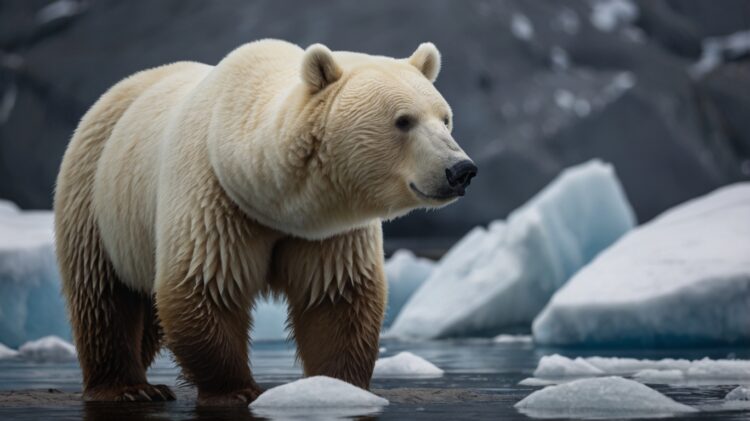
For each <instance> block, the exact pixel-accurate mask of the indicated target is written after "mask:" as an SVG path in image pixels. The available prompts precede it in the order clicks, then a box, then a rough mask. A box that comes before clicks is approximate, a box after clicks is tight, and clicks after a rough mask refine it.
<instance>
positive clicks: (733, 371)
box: [521, 354, 750, 386]
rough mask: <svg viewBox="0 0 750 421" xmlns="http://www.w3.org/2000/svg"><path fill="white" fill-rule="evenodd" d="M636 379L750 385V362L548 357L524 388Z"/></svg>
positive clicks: (654, 382) (662, 382)
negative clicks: (579, 380) (612, 378)
mask: <svg viewBox="0 0 750 421" xmlns="http://www.w3.org/2000/svg"><path fill="white" fill-rule="evenodd" d="M611 375H617V376H632V377H633V378H635V379H637V380H638V381H641V382H643V383H649V384H704V385H708V384H713V385H721V384H737V383H740V382H750V360H712V359H709V358H703V359H701V360H685V359H672V358H666V359H662V360H647V359H636V358H617V357H588V358H581V357H577V358H575V359H571V358H568V357H564V356H562V355H559V354H553V355H545V356H544V357H542V358H541V359H540V360H539V364H538V365H537V367H536V369H535V370H534V378H531V379H525V380H523V381H522V382H521V384H524V385H527V386H532V385H541V384H554V383H563V382H566V381H569V380H571V379H576V378H580V377H596V376H611Z"/></svg>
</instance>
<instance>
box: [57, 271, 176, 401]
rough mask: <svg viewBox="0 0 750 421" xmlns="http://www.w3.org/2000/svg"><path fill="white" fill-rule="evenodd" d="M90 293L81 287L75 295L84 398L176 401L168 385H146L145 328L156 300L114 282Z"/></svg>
mask: <svg viewBox="0 0 750 421" xmlns="http://www.w3.org/2000/svg"><path fill="white" fill-rule="evenodd" d="M85 291H86V287H85V286H81V287H80V288H78V292H77V293H76V292H73V294H74V296H73V297H72V299H73V301H74V302H76V303H77V305H75V306H72V307H71V319H72V321H73V323H72V325H73V331H74V334H75V337H76V348H77V351H78V359H79V362H80V364H81V369H82V372H83V383H84V393H83V397H84V399H85V400H87V401H162V400H174V399H175V396H174V394H173V393H172V392H171V391H170V390H169V388H168V387H167V386H164V385H150V384H148V381H147V380H146V365H144V357H143V355H144V354H143V352H144V351H145V349H144V348H143V345H144V344H143V341H142V338H143V337H144V336H145V335H146V334H147V331H148V330H151V329H152V326H146V325H145V323H146V322H147V321H148V320H147V319H148V310H149V309H148V308H149V306H151V298H150V297H149V296H148V295H147V294H143V293H140V292H136V291H133V290H131V289H129V288H128V287H127V286H125V285H123V284H122V283H120V282H119V281H117V280H115V279H111V281H110V282H102V283H101V288H100V289H99V291H97V293H96V295H94V294H92V293H91V291H89V292H85ZM151 346H152V347H153V346H155V344H152V345H151ZM151 349H152V350H153V348H151ZM151 354H152V355H153V354H154V352H151Z"/></svg>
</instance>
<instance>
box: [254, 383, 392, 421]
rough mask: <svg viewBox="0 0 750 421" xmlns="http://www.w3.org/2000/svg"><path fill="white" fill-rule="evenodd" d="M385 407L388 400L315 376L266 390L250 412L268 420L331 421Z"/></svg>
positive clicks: (348, 385)
mask: <svg viewBox="0 0 750 421" xmlns="http://www.w3.org/2000/svg"><path fill="white" fill-rule="evenodd" d="M386 405H388V400H386V399H383V398H381V397H379V396H377V395H375V394H373V393H370V392H368V391H366V390H363V389H360V388H358V387H356V386H352V385H351V384H349V383H346V382H344V381H341V380H338V379H333V378H330V377H326V376H315V377H308V378H304V379H300V380H297V381H294V382H291V383H287V384H284V385H281V386H277V387H274V388H272V389H268V390H266V391H265V392H263V394H261V395H260V396H259V397H258V398H257V399H256V400H255V401H253V402H252V403H251V404H250V409H252V411H253V413H254V414H255V415H258V416H261V417H268V418H286V419H288V418H290V417H304V419H317V418H319V419H331V418H343V417H354V416H362V415H371V414H373V413H377V412H379V411H380V410H381V409H382V407H384V406H386Z"/></svg>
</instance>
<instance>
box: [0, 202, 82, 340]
mask: <svg viewBox="0 0 750 421" xmlns="http://www.w3.org/2000/svg"><path fill="white" fill-rule="evenodd" d="M52 223H53V215H52V212H50V211H21V210H20V209H18V207H16V206H15V205H14V204H13V203H11V202H8V201H2V200H0V341H2V342H3V343H5V344H6V345H8V346H12V347H16V346H19V345H20V344H22V343H24V342H26V341H29V340H31V339H36V338H39V337H42V336H45V335H57V336H60V337H62V338H66V339H70V328H69V327H68V321H67V314H66V311H65V305H64V303H63V299H62V297H61V296H60V294H61V293H60V277H59V274H58V271H57V262H56V260H55V252H54V247H53V238H54V237H53V232H54V230H53V225H52Z"/></svg>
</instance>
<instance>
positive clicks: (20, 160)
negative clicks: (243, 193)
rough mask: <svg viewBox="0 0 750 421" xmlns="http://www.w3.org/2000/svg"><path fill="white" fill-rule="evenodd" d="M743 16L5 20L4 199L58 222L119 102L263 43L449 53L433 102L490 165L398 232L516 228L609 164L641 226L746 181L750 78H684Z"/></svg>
mask: <svg viewBox="0 0 750 421" xmlns="http://www.w3.org/2000/svg"><path fill="white" fill-rule="evenodd" d="M749 4H750V3H748V2H747V1H746V0H736V1H735V0H727V1H723V2H721V4H718V3H717V2H697V1H692V0H663V1H655V0H654V1H651V0H642V1H637V2H635V3H632V2H630V1H626V0H601V1H599V0H597V1H594V0H592V1H580V0H579V1H575V0H567V1H555V2H541V1H534V2H531V1H521V0H506V1H460V2H459V1H450V0H436V1H431V2H429V3H425V2H416V1H415V2H406V1H401V0H385V1H378V2H352V1H346V0H340V1H332V2H325V3H311V2H307V1H302V0H294V1H283V2H280V1H270V0H266V1H256V2H247V1H244V0H225V1H221V2H204V1H197V0H161V1H158V2H153V1H146V0H131V1H116V0H89V1H86V2H82V1H76V0H59V1H55V2H50V1H42V0H31V1H30V0H15V1H9V0H6V1H4V2H2V3H0V198H5V199H10V200H13V201H15V202H17V203H18V204H19V205H20V206H22V207H25V208H48V207H50V206H51V197H52V189H53V184H54V179H55V176H56V173H57V169H58V165H59V162H60V159H61V157H62V153H63V151H64V149H65V146H66V144H67V142H68V139H69V137H70V134H71V133H72V130H73V129H74V127H75V125H76V123H77V120H78V119H79V118H80V117H81V115H82V114H83V113H84V112H85V111H86V109H87V108H88V107H89V106H90V105H91V104H92V103H93V102H94V101H95V100H96V99H97V97H98V96H99V95H101V94H102V93H103V92H104V91H105V90H106V89H107V88H108V87H109V86H111V85H112V84H114V83H115V82H117V81H118V80H120V79H121V78H123V77H125V76H127V75H129V74H131V73H133V72H135V71H137V70H141V69H144V68H148V67H152V66H156V65H160V64H164V63H167V62H171V61H177V60H197V61H202V62H206V63H216V62H218V61H219V60H220V59H221V57H222V56H224V55H225V54H226V53H228V52H229V51H230V50H232V49H233V48H235V47H237V46H238V45H240V44H242V43H244V42H247V41H251V40H255V39H259V38H264V37H275V38H283V39H286V40H289V41H292V42H295V43H298V44H300V45H303V46H306V45H308V44H311V43H313V42H322V43H325V44H327V45H328V46H329V47H331V48H332V49H338V50H354V51H362V52H366V53H372V54H383V55H391V56H403V57H405V56H408V55H409V54H410V53H411V52H412V51H413V50H414V49H415V48H416V46H417V45H418V44H419V43H420V42H423V41H426V40H429V41H432V42H434V43H435V44H436V45H437V46H438V48H439V49H440V50H441V52H442V54H443V71H442V73H441V75H440V77H439V78H438V82H437V86H438V88H439V89H440V90H441V92H443V94H444V96H445V97H446V99H447V100H448V102H449V103H450V104H451V106H452V107H453V109H454V113H455V127H456V129H455V132H454V134H455V137H456V139H457V140H458V141H459V142H460V143H461V144H462V145H463V146H464V148H465V149H466V151H467V152H468V153H469V154H470V155H471V156H472V157H473V158H474V159H475V161H476V162H477V164H478V165H479V168H480V170H479V175H478V176H477V178H475V180H474V181H473V182H472V185H471V187H470V188H469V191H468V193H467V196H466V197H465V198H464V199H462V200H461V201H459V202H458V203H457V204H455V205H452V206H450V207H448V208H446V209H444V210H441V211H439V212H429V213H425V212H415V213H413V214H412V215H409V216H407V217H405V218H401V219H399V220H397V221H394V222H391V223H389V224H387V225H386V233H387V236H388V237H389V238H396V237H422V236H431V237H448V238H450V237H457V236H459V235H461V234H463V233H464V232H465V231H466V230H468V229H469V228H470V227H472V226H474V225H476V224H484V223H487V222H488V221H490V220H492V219H496V218H501V217H504V216H505V215H506V214H507V213H508V212H509V211H510V210H512V209H513V208H515V207H516V206H518V205H519V204H521V203H522V202H523V201H524V200H526V199H527V198H529V197H530V196H531V195H532V194H534V193H535V192H536V191H537V190H538V189H540V188H541V187H543V186H544V185H545V184H546V183H547V182H548V181H550V180H551V179H552V178H553V177H554V176H555V175H556V174H557V173H558V172H559V171H560V170H561V169H562V168H564V167H566V166H569V165H573V164H576V163H579V162H582V161H585V160H587V159H590V158H594V157H600V158H603V159H604V160H606V161H610V162H612V163H613V164H614V165H615V168H616V170H617V172H618V174H619V176H620V177H621V179H622V181H623V184H624V186H625V189H626V191H627V193H628V196H629V198H630V199H631V201H632V203H633V205H634V207H635V209H636V212H637V214H638V217H639V219H640V220H641V221H645V220H648V219H650V218H652V217H653V216H655V215H656V214H658V213H659V212H661V211H663V210H664V209H666V208H668V207H670V206H672V205H675V204H677V203H679V202H682V201H684V200H686V199H689V198H692V197H695V196H697V195H700V194H703V193H706V192H708V191H710V190H712V189H714V188H716V187H718V186H721V185H724V184H727V183H730V182H733V181H736V180H742V179H748V178H750V126H748V119H747V115H748V114H747V113H748V109H750V108H748V105H750V104H749V103H750V75H749V72H750V70H749V69H750V64H749V63H748V58H747V55H742V54H739V55H738V54H734V55H733V56H732V57H724V59H725V61H726V60H731V62H727V63H722V64H720V65H719V66H718V67H716V68H715V69H714V70H713V71H710V72H708V73H705V74H701V75H698V76H696V75H695V74H693V73H691V72H690V69H691V66H692V65H693V64H694V63H695V62H696V61H698V59H699V57H700V56H701V51H702V47H701V46H702V40H703V39H704V38H706V37H716V36H725V35H727V34H730V33H733V32H737V31H740V30H747V29H748V28H750V6H749Z"/></svg>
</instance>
